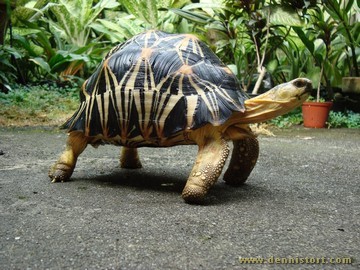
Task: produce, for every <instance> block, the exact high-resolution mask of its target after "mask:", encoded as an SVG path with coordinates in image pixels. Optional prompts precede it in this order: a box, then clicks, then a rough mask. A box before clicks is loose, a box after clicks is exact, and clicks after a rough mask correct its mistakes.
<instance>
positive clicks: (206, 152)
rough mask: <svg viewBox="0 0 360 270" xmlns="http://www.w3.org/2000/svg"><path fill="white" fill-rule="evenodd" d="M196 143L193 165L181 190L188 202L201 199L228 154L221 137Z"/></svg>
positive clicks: (226, 145)
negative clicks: (196, 148) (195, 155)
mask: <svg viewBox="0 0 360 270" xmlns="http://www.w3.org/2000/svg"><path fill="white" fill-rule="evenodd" d="M198 145H199V150H198V155H197V158H196V161H195V165H194V167H193V169H192V171H191V174H190V177H189V178H188V180H187V183H186V185H185V188H184V190H183V192H182V197H183V199H184V200H185V201H186V202H188V203H199V202H201V201H203V199H204V197H205V195H206V194H207V192H208V190H209V189H210V188H211V187H212V186H213V185H214V184H215V183H216V180H217V179H218V177H219V175H220V174H221V171H222V168H223V166H224V164H225V161H226V158H227V156H228V155H229V146H228V144H227V142H226V141H225V140H224V139H222V138H218V139H207V140H206V141H205V142H203V143H202V144H198Z"/></svg>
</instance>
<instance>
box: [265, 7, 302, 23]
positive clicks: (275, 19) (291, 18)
mask: <svg viewBox="0 0 360 270" xmlns="http://www.w3.org/2000/svg"><path fill="white" fill-rule="evenodd" d="M261 12H262V13H263V16H264V17H265V18H266V17H267V16H268V14H269V12H270V23H271V24H272V25H286V26H294V27H302V26H304V24H305V22H304V20H302V19H301V17H300V16H299V14H298V13H297V12H296V11H294V10H292V9H290V8H286V7H283V6H280V5H273V6H268V7H265V8H263V9H262V10H261Z"/></svg>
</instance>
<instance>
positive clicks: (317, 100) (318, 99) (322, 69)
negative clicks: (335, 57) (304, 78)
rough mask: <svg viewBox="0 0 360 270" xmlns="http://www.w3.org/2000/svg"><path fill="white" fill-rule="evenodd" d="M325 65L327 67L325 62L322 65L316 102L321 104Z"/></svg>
mask: <svg viewBox="0 0 360 270" xmlns="http://www.w3.org/2000/svg"><path fill="white" fill-rule="evenodd" d="M324 65H325V62H323V63H322V65H321V71H320V79H319V83H318V87H317V91H316V102H320V86H321V79H322V76H323V73H324Z"/></svg>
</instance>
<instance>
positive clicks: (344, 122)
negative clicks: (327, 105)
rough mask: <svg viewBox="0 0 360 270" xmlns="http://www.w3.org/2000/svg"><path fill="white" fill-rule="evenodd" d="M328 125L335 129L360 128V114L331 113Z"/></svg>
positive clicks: (349, 112)
mask: <svg viewBox="0 0 360 270" xmlns="http://www.w3.org/2000/svg"><path fill="white" fill-rule="evenodd" d="M328 124H329V127H333V128H340V127H346V128H360V113H354V112H351V111H347V112H345V113H342V112H333V111H330V114H329V119H328Z"/></svg>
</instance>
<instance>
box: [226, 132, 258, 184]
mask: <svg viewBox="0 0 360 270" xmlns="http://www.w3.org/2000/svg"><path fill="white" fill-rule="evenodd" d="M233 144H234V149H233V153H232V156H231V160H230V164H229V167H228V169H227V171H226V172H225V174H224V181H225V182H226V183H227V184H229V185H234V186H237V185H241V184H243V183H245V181H246V180H247V178H248V177H249V175H250V173H251V171H252V170H253V169H254V167H255V164H256V161H257V159H258V156H259V142H258V140H257V139H256V138H255V137H253V136H247V137H245V138H244V139H241V140H234V141H233Z"/></svg>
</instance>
